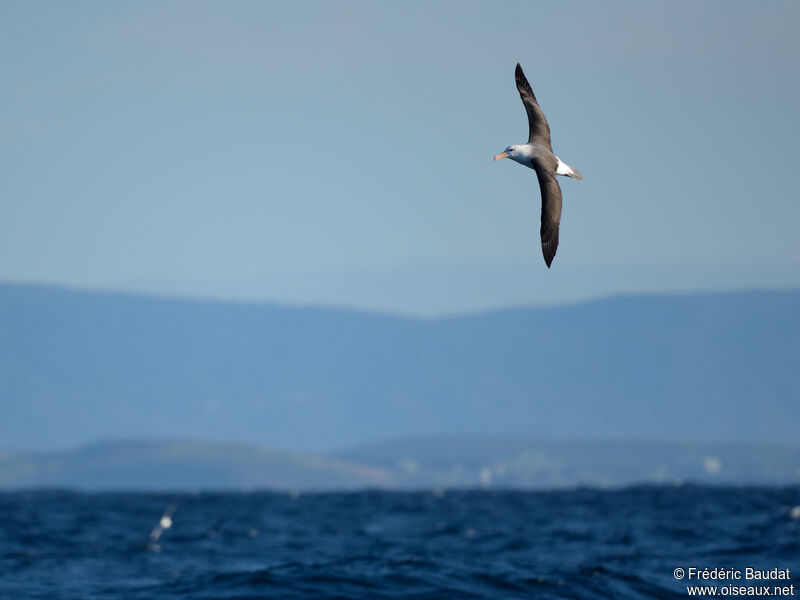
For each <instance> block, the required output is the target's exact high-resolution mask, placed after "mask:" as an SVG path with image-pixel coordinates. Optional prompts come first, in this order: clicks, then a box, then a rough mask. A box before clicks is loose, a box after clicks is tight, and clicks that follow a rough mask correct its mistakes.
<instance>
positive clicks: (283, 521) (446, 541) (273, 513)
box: [0, 486, 800, 599]
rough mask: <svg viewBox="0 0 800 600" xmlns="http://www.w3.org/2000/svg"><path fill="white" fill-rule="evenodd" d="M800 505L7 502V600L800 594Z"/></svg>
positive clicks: (301, 499)
mask: <svg viewBox="0 0 800 600" xmlns="http://www.w3.org/2000/svg"><path fill="white" fill-rule="evenodd" d="M175 502H177V507H176V508H175V512H174V513H173V515H172V521H173V524H172V527H171V528H169V529H166V530H165V531H164V532H163V534H162V535H161V536H160V537H159V539H158V540H156V541H151V539H150V534H151V531H152V529H153V527H154V526H155V525H156V523H157V522H158V521H159V519H160V518H161V516H162V514H163V513H164V511H165V510H166V509H167V508H168V507H169V506H170V505H172V504H173V503H175ZM798 506H800V488H784V489H763V488H704V487H695V486H683V487H638V488H631V489H624V490H618V491H597V490H589V489H578V490H572V491H556V492H492V491H457V492H455V491H448V492H447V493H444V494H443V495H442V494H441V493H439V494H436V493H431V492H419V493H396V492H395V493H392V492H361V493H341V494H307V495H300V496H296V497H292V496H290V495H287V494H273V493H252V494H236V493H230V494H214V493H202V494H187V495H164V494H131V493H107V494H84V493H70V492H19V493H6V494H0V519H1V521H0V598H9V599H12V598H13V599H24V598H48V599H50V598H52V599H57V598H76V599H77V598H80V599H94V598H104V599H107V598H108V599H110V598H125V599H129V598H130V599H136V598H685V597H687V592H686V582H685V581H678V580H676V579H675V578H674V576H673V572H674V570H675V569H676V568H677V567H683V568H686V569H688V567H689V566H699V567H708V568H715V567H724V568H739V569H744V568H745V567H747V566H753V567H757V568H766V569H773V568H776V567H778V568H790V569H792V577H793V578H795V577H796V578H797V583H798V584H800V514H798V513H800V508H795V507H798ZM795 568H797V569H798V572H797V573H795V572H794V569H795ZM789 583H791V582H789ZM796 594H797V595H798V596H800V590H796Z"/></svg>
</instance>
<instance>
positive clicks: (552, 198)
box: [536, 169, 561, 269]
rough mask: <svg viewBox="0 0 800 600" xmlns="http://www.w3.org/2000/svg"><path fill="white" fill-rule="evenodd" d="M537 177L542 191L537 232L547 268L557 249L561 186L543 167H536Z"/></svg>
mask: <svg viewBox="0 0 800 600" xmlns="http://www.w3.org/2000/svg"><path fill="white" fill-rule="evenodd" d="M536 176H537V177H538V178H539V189H540V191H541V193H542V226H541V229H540V230H539V234H540V235H541V238H542V254H543V255H544V262H545V263H546V264H547V268H548V269H549V268H550V264H551V263H552V262H553V258H555V255H556V250H557V249H558V228H559V225H560V224H561V187H560V186H559V185H558V181H556V177H555V175H553V174H552V173H548V172H547V171H545V170H544V169H536Z"/></svg>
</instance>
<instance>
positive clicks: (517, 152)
mask: <svg viewBox="0 0 800 600" xmlns="http://www.w3.org/2000/svg"><path fill="white" fill-rule="evenodd" d="M514 75H515V77H516V80H517V90H519V95H520V97H521V98H522V104H524V105H525V111H526V112H527V113H528V127H529V128H530V133H529V135H528V143H527V144H517V145H514V146H509V147H508V148H506V149H505V151H503V152H501V153H500V154H498V155H497V156H495V157H494V159H495V160H500V159H501V158H510V159H511V160H513V161H515V162H518V163H519V164H521V165H525V166H526V167H530V168H531V169H533V170H534V171H536V177H537V178H538V179H539V189H540V191H541V192H542V227H541V229H540V235H541V237H542V254H543V255H544V262H545V264H547V268H548V269H549V268H550V264H551V263H552V262H553V258H554V257H555V255H556V249H557V248H558V227H559V225H560V223H561V187H559V185H558V182H557V181H556V175H566V176H567V177H574V178H575V179H583V177H581V174H580V173H578V170H577V169H573V168H572V167H570V166H569V165H568V164H567V163H565V162H564V161H562V160H561V159H560V158H558V157H557V156H556V155H555V154H553V147H552V146H551V145H550V126H549V125H548V124H547V119H545V117H544V113H543V112H542V109H541V108H539V103H538V102H537V101H536V96H534V95H533V90H532V89H531V84H529V83H528V80H527V79H526V78H525V73H523V72H522V67H520V66H519V63H517V69H516V71H515V73H514Z"/></svg>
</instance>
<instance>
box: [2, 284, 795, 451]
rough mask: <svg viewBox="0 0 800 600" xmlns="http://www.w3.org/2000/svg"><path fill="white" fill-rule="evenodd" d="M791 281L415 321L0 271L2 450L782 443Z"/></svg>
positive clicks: (790, 419)
mask: <svg viewBox="0 0 800 600" xmlns="http://www.w3.org/2000/svg"><path fill="white" fill-rule="evenodd" d="M799 341H800V292H797V291H790V292H748V293H744V292H743V293H720V294H702V295H684V296H635V297H619V298H609V299H606V300H599V301H595V302H587V303H584V304H576V305H570V306H560V307H553V308H519V309H510V310H502V311H495V312H488V313H482V314H475V315H467V316H461V317H448V318H439V319H415V318H404V317H398V316H389V315H381V314H372V313H364V312H356V311H349V310H338V309H324V308H297V307H282V306H274V305H269V304H243V303H239V304H237V303H230V302H229V303H224V302H202V301H193V300H179V299H165V298H155V297H146V296H136V295H129V294H117V293H99V292H86V291H72V290H66V289H59V288H53V287H45V286H23V285H0V447H1V448H5V449H9V450H14V449H24V448H32V449H36V448H54V447H67V446H74V445H79V444H84V443H86V442H89V441H93V440H99V439H112V438H132V437H133V438H136V437H143V436H145V437H153V436H155V437H166V438H188V439H208V440H231V439H233V440H240V441H242V442H247V443H252V444H256V445H258V446H268V447H277V448H288V449H292V450H303V451H311V452H318V451H322V450H329V449H333V448H337V447H338V448H342V447H346V446H350V445H353V444H360V443H367V442H370V441H376V440H384V439H390V438H397V437H404V436H415V435H423V434H432V433H436V434H459V433H464V432H468V433H476V434H498V435H502V436H518V437H524V438H526V439H530V438H546V439H563V438H573V439H584V438H600V439H613V438H639V439H665V440H675V439H694V440H699V441H702V440H710V441H714V440H726V439H727V440H753V441H761V442H784V443H788V442H794V441H795V440H796V439H797V432H798V430H800V402H798V399H800V377H798V367H799V366H800V362H798V358H797V357H798V354H797V348H798V342H799Z"/></svg>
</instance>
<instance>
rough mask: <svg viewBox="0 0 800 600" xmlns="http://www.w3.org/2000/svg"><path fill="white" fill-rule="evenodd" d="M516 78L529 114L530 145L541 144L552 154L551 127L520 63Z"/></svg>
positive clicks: (520, 94) (515, 74)
mask: <svg viewBox="0 0 800 600" xmlns="http://www.w3.org/2000/svg"><path fill="white" fill-rule="evenodd" d="M514 76H515V78H516V80H517V90H518V91H519V96H520V98H522V104H524V105H525V112H527V113H528V127H529V129H530V133H529V135H528V143H529V144H539V145H540V146H544V147H545V148H547V149H548V150H550V151H551V152H552V150H553V148H552V146H551V145H550V126H549V125H548V124H547V119H545V118H544V113H543V112H542V109H541V108H539V103H538V102H537V101H536V96H535V95H534V94H533V90H532V89H531V84H530V83H528V80H527V79H526V78H525V73H523V72H522V67H520V66H519V63H517V69H516V71H514Z"/></svg>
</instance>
